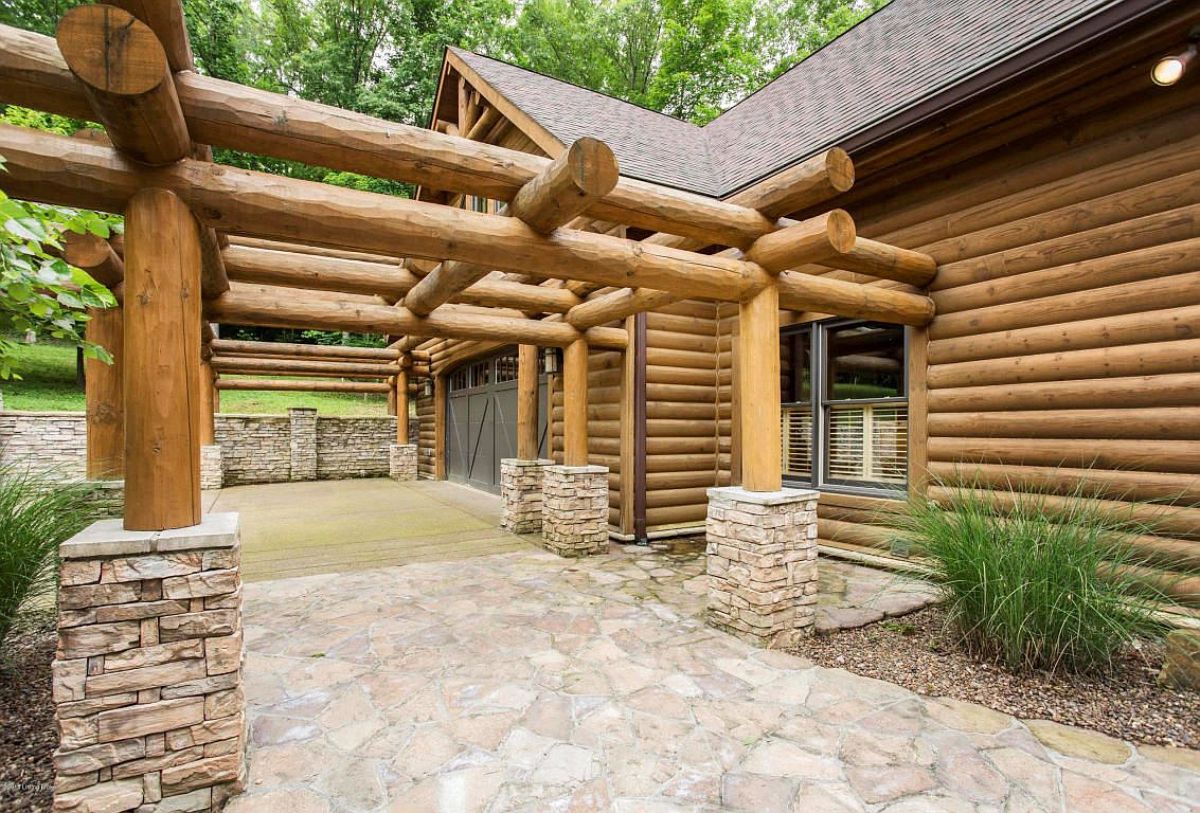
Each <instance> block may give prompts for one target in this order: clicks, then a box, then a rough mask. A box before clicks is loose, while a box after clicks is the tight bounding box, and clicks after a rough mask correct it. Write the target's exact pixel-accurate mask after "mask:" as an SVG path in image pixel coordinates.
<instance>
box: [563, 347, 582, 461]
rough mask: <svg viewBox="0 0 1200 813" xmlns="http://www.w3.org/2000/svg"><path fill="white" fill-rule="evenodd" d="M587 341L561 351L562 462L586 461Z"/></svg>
mask: <svg viewBox="0 0 1200 813" xmlns="http://www.w3.org/2000/svg"><path fill="white" fill-rule="evenodd" d="M587 379H588V344H587V342H586V341H584V340H580V341H576V342H572V343H571V344H569V345H567V347H566V349H565V350H564V351H563V465H564V466H586V465H587V463H588V417H587V416H588V380H587Z"/></svg>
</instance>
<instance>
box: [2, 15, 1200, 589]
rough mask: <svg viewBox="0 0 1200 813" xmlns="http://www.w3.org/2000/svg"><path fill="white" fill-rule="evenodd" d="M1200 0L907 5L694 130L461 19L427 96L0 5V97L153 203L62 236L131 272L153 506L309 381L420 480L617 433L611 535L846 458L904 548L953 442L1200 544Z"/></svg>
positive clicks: (1002, 467)
mask: <svg viewBox="0 0 1200 813" xmlns="http://www.w3.org/2000/svg"><path fill="white" fill-rule="evenodd" d="M1198 26H1200V9H1197V8H1196V5H1195V3H1194V2H1187V1H1186V0H1038V1H1037V2H1033V0H1010V1H1009V2H1004V3H992V2H983V1H982V0H970V1H969V2H962V0H955V1H954V2H951V0H895V2H893V3H891V4H890V5H889V6H887V7H886V8H884V9H883V10H882V11H880V12H879V13H877V14H875V15H874V16H872V17H870V18H868V19H867V20H865V21H864V22H862V23H861V24H859V25H858V26H856V27H854V28H853V29H851V30H850V31H848V32H846V33H845V34H844V35H842V36H841V37H839V38H838V39H837V40H835V41H834V42H832V43H830V44H829V45H828V46H826V47H825V48H823V49H821V50H820V51H818V52H817V53H815V54H813V55H812V56H810V57H809V58H807V59H805V60H804V61H802V62H801V63H799V64H798V65H796V66H795V67H794V68H792V69H791V70H790V71H788V72H787V73H785V74H783V75H781V76H780V77H779V78H777V79H776V80H775V81H773V82H772V83H770V84H769V85H767V86H766V87H764V88H762V89H761V90H759V91H758V92H757V93H755V94H753V95H751V96H750V97H749V98H747V99H745V100H743V101H741V102H740V103H738V104H736V105H734V106H733V107H732V108H730V109H729V110H728V111H726V112H725V113H724V114H723V115H721V116H719V117H717V118H716V119H715V120H713V121H712V122H710V123H709V124H707V125H706V126H704V127H696V126H694V125H692V124H689V123H686V122H682V121H678V120H675V119H672V118H671V117H669V116H664V115H662V114H659V113H656V112H653V111H649V110H644V109H642V108H639V107H637V106H635V105H631V104H628V103H625V102H622V101H619V100H616V99H612V98H609V97H607V96H604V95H601V94H598V93H594V92H591V91H588V90H584V89H581V88H578V87H574V86H571V85H569V84H566V83H563V82H559V81H556V80H553V79H550V78H547V77H544V76H540V75H538V74H536V73H531V72H529V71H525V70H522V69H519V68H516V67H513V66H511V65H506V64H504V63H502V62H497V61H495V60H491V59H488V58H485V57H481V56H478V55H475V54H470V53H467V52H464V51H461V50H457V49H454V48H450V49H448V50H447V52H446V55H445V60H444V64H443V68H442V73H441V77H440V81H439V85H438V90H437V94H436V97H435V101H434V109H433V111H432V116H431V124H430V127H429V128H428V129H421V128H414V127H410V126H407V125H403V124H397V123H395V122H388V121H383V120H379V119H374V118H372V117H369V116H365V115H362V114H359V113H354V112H352V111H345V110H338V109H335V108H330V107H327V106H324V105H319V104H315V103H312V102H307V101H304V100H300V99H295V98H292V97H287V96H282V95H279V94H273V93H269V92H266V91H258V90H254V89H250V88H245V87H241V86H238V85H234V84H232V83H229V82H223V81H221V80H218V79H213V78H211V77H205V76H201V75H199V74H197V73H195V71H194V64H193V62H192V56H191V51H190V46H189V44H188V41H187V34H186V28H185V27H184V25H183V16H182V7H181V6H180V4H179V3H177V2H168V3H153V4H147V3H144V2H140V0H116V2H114V4H113V5H102V4H92V5H87V4H85V5H82V6H79V7H76V8H74V9H72V10H71V11H70V12H69V13H68V14H67V15H66V16H65V17H64V19H63V20H62V23H61V24H60V26H59V29H58V34H57V37H56V38H51V37H44V36H40V35H36V34H31V33H29V32H24V31H20V30H18V29H12V28H9V27H3V26H0V39H3V40H4V46H3V48H0V100H3V101H5V102H11V103H16V104H23V105H27V106H31V107H35V108H37V109H40V110H46V111H49V112H54V113H59V114H63V115H67V116H72V117H75V118H80V119H87V120H91V121H98V122H100V123H102V124H103V125H104V128H105V132H104V133H101V134H100V136H99V137H97V136H96V134H97V133H98V132H99V131H96V130H89V131H85V133H84V134H85V135H89V137H88V138H65V137H61V136H54V135H50V134H46V133H36V132H33V131H29V130H25V129H23V128H19V127H10V126H0V155H4V157H5V159H6V167H7V170H8V171H7V172H6V173H4V175H3V176H2V177H0V186H2V187H3V188H4V190H5V191H6V192H8V193H9V194H11V195H13V196H16V197H19V198H24V199H28V200H35V201H42V202H47V203H53V204H59V205H67V206H76V207H80V208H93V209H99V210H102V211H108V212H117V213H123V214H125V216H126V223H127V231H126V236H125V239H124V242H123V243H121V242H119V241H112V243H111V244H107V243H104V241H99V242H100V244H99V245H90V246H70V245H68V246H67V256H68V259H69V260H70V261H71V262H72V263H73V264H75V265H77V266H79V267H82V268H86V269H88V270H89V271H90V272H91V273H92V274H93V276H94V277H95V278H96V279H97V280H98V281H100V282H102V283H103V284H106V285H108V286H109V287H110V288H112V289H113V290H114V292H115V293H117V294H118V298H120V297H121V296H122V295H124V303H125V304H124V306H123V307H122V308H121V309H119V310H116V311H114V312H113V313H108V314H105V315H104V316H103V317H100V315H99V314H97V316H98V318H96V319H94V320H93V322H92V326H93V329H94V330H95V331H97V333H96V335H97V337H100V336H103V335H104V332H105V331H107V332H108V335H109V336H110V337H111V336H116V335H119V336H120V337H121V341H122V343H123V352H124V359H123V360H122V362H121V364H120V365H117V366H115V367H113V368H106V370H107V373H106V372H105V371H104V370H98V371H97V373H98V374H97V375H95V376H90V378H93V379H101V378H103V377H104V375H105V374H107V375H109V376H110V380H109V381H108V382H107V385H97V386H96V387H95V388H94V390H93V391H92V392H89V396H88V397H89V421H91V418H92V417H93V416H94V417H96V418H97V420H96V421H94V422H90V423H89V439H88V444H89V471H91V472H92V473H93V474H97V473H100V472H103V474H104V475H105V476H109V477H120V476H122V475H123V476H124V482H125V495H126V497H125V522H124V524H125V527H126V528H127V529H129V530H162V529H168V528H176V527H185V526H188V525H190V524H194V523H196V522H198V521H199V519H200V517H201V511H200V505H201V502H200V496H199V495H200V482H201V474H200V472H201V462H200V461H201V457H202V455H201V448H202V447H206V446H211V444H212V438H213V428H212V427H213V421H212V413H213V409H214V403H215V400H216V396H217V393H218V391H219V390H220V389H232V388H248V387H256V388H270V389H300V388H304V389H321V390H338V391H354V392H389V393H391V394H392V395H393V396H394V401H395V403H396V411H397V415H398V418H399V419H398V420H397V441H398V443H397V445H403V446H410V444H407V443H405V441H408V440H409V439H410V437H413V436H415V439H416V441H417V444H416V446H417V447H418V448H417V449H416V452H417V457H418V464H417V468H418V469H419V472H420V474H421V476H424V477H433V478H450V479H454V480H459V481H461V482H465V483H468V484H470V485H473V486H476V487H481V488H485V489H493V490H494V489H496V487H497V484H498V480H499V475H498V468H499V461H500V460H501V459H504V458H508V457H512V456H514V455H515V456H516V457H517V458H520V459H525V460H529V459H533V458H537V457H539V456H549V457H552V458H554V459H555V460H561V461H562V462H563V463H565V464H566V467H568V468H570V467H580V466H584V465H585V464H592V465H595V466H602V467H605V468H606V469H607V472H606V476H607V478H608V495H607V496H608V500H607V502H608V517H607V518H608V523H607V525H608V529H609V531H610V533H611V534H612V535H614V536H616V537H617V538H620V539H627V540H628V539H637V540H655V539H661V538H666V537H670V536H673V535H682V534H694V533H697V532H698V531H700V530H702V529H703V527H704V522H705V517H706V511H707V510H708V509H707V505H708V503H709V499H710V495H709V489H710V488H712V487H714V486H727V485H731V484H735V485H741V486H742V491H744V492H747V493H750V494H758V493H765V494H772V493H775V492H778V490H779V488H780V486H781V484H783V485H793V486H804V487H808V488H811V489H817V490H819V492H820V501H819V502H820V507H819V531H818V533H819V540H820V543H821V545H822V546H823V549H824V550H825V551H826V552H829V553H838V554H841V555H847V556H857V557H869V558H872V559H875V560H881V561H896V560H897V559H896V557H903V555H904V554H905V551H903V550H900V549H898V548H897V546H896V545H895V544H894V541H893V535H892V533H891V532H890V531H889V530H888V528H887V517H888V514H889V513H891V512H894V511H895V510H896V508H897V506H898V505H899V501H900V500H902V499H904V498H905V496H906V495H907V494H911V493H916V492H920V491H925V490H929V491H930V493H932V494H933V495H934V496H937V494H938V491H937V490H938V489H939V488H940V486H939V485H937V484H936V483H935V482H933V481H934V479H935V478H944V477H950V476H953V475H955V474H963V475H965V476H969V477H973V478H976V479H977V481H978V485H979V487H981V488H985V489H987V490H989V492H990V493H992V494H993V495H994V496H995V498H996V499H998V500H1002V501H1003V500H1006V499H1011V498H1012V495H1013V494H1014V493H1015V492H1019V491H1020V490H1022V489H1027V488H1032V487H1035V486H1036V487H1046V488H1050V489H1052V490H1055V491H1058V492H1062V493H1067V492H1070V491H1072V490H1073V489H1075V488H1076V487H1077V486H1078V485H1079V484H1080V483H1084V484H1086V486H1087V488H1088V489H1089V490H1091V491H1092V492H1093V493H1096V494H1099V495H1100V496H1102V497H1103V498H1104V499H1106V500H1109V501H1111V502H1112V503H1113V504H1114V505H1118V506H1119V505H1123V504H1127V503H1128V504H1134V505H1135V507H1134V509H1133V510H1134V511H1135V512H1136V513H1137V514H1138V515H1139V516H1147V517H1152V518H1153V519H1154V520H1155V522H1156V527H1155V533H1154V534H1149V535H1146V536H1145V537H1143V538H1141V539H1140V544H1141V545H1143V546H1144V548H1145V550H1146V551H1147V552H1148V553H1150V554H1152V556H1153V557H1154V559H1155V561H1156V567H1157V568H1159V569H1160V570H1161V571H1165V572H1170V571H1172V570H1173V569H1177V568H1178V567H1179V566H1180V565H1181V564H1184V563H1187V564H1195V563H1196V562H1197V561H1198V560H1200V507H1197V506H1198V505H1200V478H1198V475H1200V421H1197V420H1196V418H1197V416H1198V415H1200V410H1198V408H1200V386H1198V385H1200V339H1198V338H1197V336H1196V330H1197V324H1198V323H1200V320H1198V317H1200V268H1198V264H1197V260H1198V259H1200V234H1198V225H1197V212H1198V211H1200V210H1198V209H1197V207H1198V206H1200V200H1198V198H1200V183H1197V181H1200V126H1198V125H1200V105H1197V101H1198V99H1200V79H1198V76H1200V70H1197V68H1200V65H1193V66H1192V69H1191V70H1176V71H1175V74H1174V75H1168V74H1169V73H1170V72H1169V71H1168V72H1167V73H1163V72H1161V71H1157V68H1159V67H1160V66H1162V65H1163V64H1169V65H1174V66H1175V67H1176V68H1185V67H1186V63H1187V62H1188V60H1189V59H1190V60H1191V61H1192V62H1196V59H1195V54H1196V49H1197V43H1198V41H1200V27H1198ZM118 30H120V31H128V32H129V33H128V36H113V35H112V34H111V32H114V31H118ZM1171 54H1184V57H1183V58H1181V59H1180V60H1176V61H1175V62H1173V63H1164V62H1163V57H1164V55H1171ZM1189 55H1190V56H1189ZM210 145H211V146H217V147H226V148H232V149H240V150H244V151H247V152H251V153H257V154H261V155H267V156H273V157H278V158H285V159H289V160H295V161H301V162H305V163H309V164H313V165H316V166H323V167H330V168H334V169H338V170H345V171H350V172H357V173H361V174H367V175H374V176H377V177H383V178H391V179H395V180H401V181H407V182H411V183H414V184H417V185H418V194H417V198H418V200H417V201H415V202H414V201H410V200H403V199H399V198H395V197H389V196H384V195H377V194H373V193H368V192H361V191H358V190H348V189H339V188H336V187H331V186H327V185H320V184H312V183H307V182H303V181H297V180H295V179H288V178H284V177H280V176H272V175H266V174H263V173H258V172H254V171H251V170H241V169H236V168H232V167H225V166H217V165H214V164H212V163H211V151H210V150H209V146H210ZM193 222H198V223H199V226H200V228H199V229H194V228H193V226H192V225H191V224H192V223H193ZM193 232H196V233H195V234H193ZM164 235H173V237H172V239H173V240H174V242H171V241H169V240H166V239H164ZM92 242H93V243H94V242H95V241H92ZM73 249H78V250H74V251H73ZM130 257H132V258H133V259H134V260H136V261H137V262H136V263H135V265H136V266H137V269H138V271H137V273H136V274H134V273H132V272H131V271H130V270H129V268H128V263H129V260H130ZM163 268H171V269H174V270H173V271H172V272H171V273H172V274H175V275H176V276H174V277H172V279H171V281H170V284H171V286H173V287H172V290H173V291H174V292H175V294H177V295H178V297H179V298H180V302H179V303H177V306H178V307H179V308H182V311H181V312H182V313H183V314H184V315H185V317H186V318H182V319H181V318H180V317H179V316H178V313H176V311H174V310H171V308H168V307H167V299H168V298H169V297H164V295H163V293H162V289H161V286H162V285H163V284H164V283H163V280H161V279H159V278H157V277H155V276H153V275H150V273H149V271H148V270H147V269H154V270H156V271H160V270H161V269H163ZM147 286H150V287H154V288H155V290H157V291H158V292H159V296H158V298H157V299H155V298H154V297H146V296H142V295H141V293H140V292H141V291H142V290H143V289H145V288H146V287H147ZM622 286H630V287H622ZM197 288H198V289H199V290H200V293H201V296H200V298H199V300H200V301H197V298H196V297H195V296H194V295H192V294H191V292H192V291H193V290H195V289H197ZM130 313H137V314H138V316H137V318H136V319H134V318H127V317H129V314H130ZM209 322H217V323H227V324H248V325H263V326H278V327H301V328H304V327H322V328H325V329H337V330H345V331H357V332H376V333H378V332H383V333H387V334H389V335H392V336H396V337H398V338H397V339H396V340H395V341H394V342H393V345H392V346H391V347H389V348H386V349H378V350H375V351H373V352H371V353H351V352H349V351H348V350H346V349H344V348H332V349H330V348H325V349H321V348H311V347H298V346H284V345H280V346H265V347H264V346H242V345H240V344H239V343H236V342H227V341H221V340H214V337H213V336H212V335H211V331H209V330H207V328H206V324H207V323H209ZM191 345H198V346H200V348H201V352H200V354H198V357H195V356H196V355H197V354H193V353H191V352H190V350H187V348H188V347H189V346H191ZM539 348H540V350H539ZM539 366H540V368H541V369H539ZM227 373H232V374H245V373H251V374H257V373H270V374H273V375H283V376H305V377H307V378H309V379H310V380H307V381H298V380H284V381H281V380H278V379H261V380H251V381H247V380H246V379H228V378H223V377H222V376H223V375H224V374H227ZM312 376H324V377H326V378H327V379H328V378H345V377H352V378H356V379H358V380H355V381H329V380H326V381H318V382H315V383H314V382H313V381H311V377H312ZM364 378H367V379H381V380H362V379H364ZM539 379H540V380H541V382H542V385H541V386H540V387H539V386H538V381H539ZM412 393H415V394H416V396H417V397H416V399H415V400H416V404H415V414H416V416H417V418H418V420H417V421H415V422H413V423H411V424H410V422H409V420H408V414H409V410H408V406H409V400H410V394H412ZM181 404H186V405H187V408H183V409H181V408H180V405H181ZM93 413H94V415H93ZM105 415H107V416H110V419H108V420H100V418H103V416H105ZM111 416H122V419H121V420H113V419H111ZM539 426H540V429H539ZM410 429H411V430H414V431H413V432H412V434H411V435H410ZM409 451H411V449H409V450H408V451H406V452H405V454H408V453H409ZM180 472H186V473H187V474H188V476H184V477H181V476H180V474H179V473H180ZM1152 503H1170V505H1169V506H1164V505H1153V504H1152ZM589 510H590V509H589ZM568 513H569V512H568ZM602 520H603V517H601V522H602ZM589 533H591V531H589ZM1170 584H1171V589H1172V590H1173V591H1174V592H1176V593H1177V594H1178V595H1179V596H1180V598H1182V599H1184V600H1185V601H1186V602H1190V603H1192V604H1196V603H1198V600H1197V595H1200V590H1198V589H1196V584H1195V580H1194V579H1193V580H1190V581H1189V580H1182V581H1172V582H1171V583H1170Z"/></svg>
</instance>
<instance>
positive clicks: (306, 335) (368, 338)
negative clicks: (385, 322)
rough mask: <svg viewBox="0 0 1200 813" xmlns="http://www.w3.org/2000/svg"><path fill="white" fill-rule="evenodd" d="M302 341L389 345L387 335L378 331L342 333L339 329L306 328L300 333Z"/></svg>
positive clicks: (356, 345) (330, 343)
mask: <svg viewBox="0 0 1200 813" xmlns="http://www.w3.org/2000/svg"><path fill="white" fill-rule="evenodd" d="M300 342H301V343H302V344H323V345H326V346H343V347H387V337H386V336H381V335H380V334H378V333H342V332H341V331H338V330H305V331H303V332H302V333H301V334H300Z"/></svg>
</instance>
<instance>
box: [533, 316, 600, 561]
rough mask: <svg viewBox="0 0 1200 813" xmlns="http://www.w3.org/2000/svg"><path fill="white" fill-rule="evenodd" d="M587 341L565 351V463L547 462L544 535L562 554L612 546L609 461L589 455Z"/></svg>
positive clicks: (592, 551) (587, 553)
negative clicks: (595, 461) (591, 461)
mask: <svg viewBox="0 0 1200 813" xmlns="http://www.w3.org/2000/svg"><path fill="white" fill-rule="evenodd" d="M587 407H588V345H587V342H586V341H583V340H579V341H575V342H572V343H571V344H569V345H567V347H566V350H565V351H564V353H563V436H564V437H563V465H561V466H547V467H546V474H545V479H544V483H543V492H544V496H543V502H542V541H543V544H544V545H545V547H546V548H547V549H549V550H551V551H553V552H554V553H557V554H558V555H560V556H590V555H594V554H599V553H606V552H607V551H608V467H607V466H589V465H588V463H587V460H588V425H587V420H588V408H587Z"/></svg>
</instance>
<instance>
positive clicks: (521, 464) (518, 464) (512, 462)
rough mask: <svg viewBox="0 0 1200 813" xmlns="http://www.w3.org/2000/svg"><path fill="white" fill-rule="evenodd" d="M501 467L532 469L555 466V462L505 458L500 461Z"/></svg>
mask: <svg viewBox="0 0 1200 813" xmlns="http://www.w3.org/2000/svg"><path fill="white" fill-rule="evenodd" d="M500 465H501V466H513V467H515V468H518V469H524V468H532V467H534V466H553V465H554V461H553V460H546V459H538V460H526V459H525V458H523V457H504V458H501V459H500Z"/></svg>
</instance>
